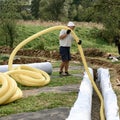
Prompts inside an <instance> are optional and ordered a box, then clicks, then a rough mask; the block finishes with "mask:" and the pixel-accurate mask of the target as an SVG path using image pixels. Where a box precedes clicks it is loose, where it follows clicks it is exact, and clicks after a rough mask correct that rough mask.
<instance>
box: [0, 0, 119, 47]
mask: <svg viewBox="0 0 120 120" xmlns="http://www.w3.org/2000/svg"><path fill="white" fill-rule="evenodd" d="M119 13H120V1H119V0H109V1H106V0H20V1H19V0H0V23H1V24H0V39H1V40H3V41H5V42H4V43H5V44H6V45H9V46H10V47H13V44H14V42H15V39H17V34H16V31H17V28H16V21H18V20H21V19H23V20H40V21H56V22H57V21H63V22H66V21H78V22H82V21H84V22H97V23H102V24H103V27H104V29H102V30H101V31H100V32H99V34H97V35H98V37H100V38H101V39H104V40H105V41H106V42H108V43H109V44H111V43H112V42H114V40H113V38H114V36H116V35H118V36H119V34H120V14H119ZM111 33H112V34H111ZM2 45H4V44H2Z"/></svg>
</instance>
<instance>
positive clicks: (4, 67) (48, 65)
mask: <svg viewBox="0 0 120 120" xmlns="http://www.w3.org/2000/svg"><path fill="white" fill-rule="evenodd" d="M20 65H27V66H30V67H33V68H37V69H40V70H43V71H45V72H47V73H48V74H52V64H51V63H50V62H42V63H30V64H13V67H17V66H20ZM6 71H8V65H0V72H6Z"/></svg>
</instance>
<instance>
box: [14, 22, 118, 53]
mask: <svg viewBox="0 0 120 120" xmlns="http://www.w3.org/2000/svg"><path fill="white" fill-rule="evenodd" d="M49 27H50V26H49ZM17 28H18V31H17V33H18V36H17V39H16V40H15V42H14V47H15V46H17V45H18V44H19V43H20V42H21V41H23V40H25V39H26V38H28V37H30V36H32V35H33V34H35V33H37V32H39V31H42V30H44V29H46V28H48V26H42V25H38V24H37V25H34V24H18V26H17ZM99 31H100V29H98V28H97V27H89V26H88V27H87V26H81V25H79V24H78V27H77V26H76V28H75V33H76V34H77V36H78V37H79V38H80V39H81V40H82V47H83V48H98V49H100V50H102V51H105V52H112V53H115V52H117V49H116V48H115V46H114V45H112V46H111V45H109V44H108V43H107V42H106V41H105V40H104V39H101V38H100V36H99V37H98V36H97V34H98V33H99ZM59 32H60V30H55V31H52V32H50V33H47V34H45V35H42V36H40V37H38V38H36V39H35V40H33V41H31V42H29V43H28V44H27V45H25V46H24V48H27V49H46V50H58V48H59ZM76 51H77V44H76V43H75V42H74V43H73V45H72V52H76Z"/></svg>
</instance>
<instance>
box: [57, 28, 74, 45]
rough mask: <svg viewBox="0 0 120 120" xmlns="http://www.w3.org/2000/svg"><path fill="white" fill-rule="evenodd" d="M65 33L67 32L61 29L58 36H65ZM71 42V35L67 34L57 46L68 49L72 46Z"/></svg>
mask: <svg viewBox="0 0 120 120" xmlns="http://www.w3.org/2000/svg"><path fill="white" fill-rule="evenodd" d="M66 32H67V30H64V29H62V30H61V31H60V34H59V36H61V35H63V34H66ZM72 41H73V37H72V35H71V34H68V35H67V36H66V37H65V38H64V39H60V40H59V44H60V46H63V47H70V46H71V44H72Z"/></svg>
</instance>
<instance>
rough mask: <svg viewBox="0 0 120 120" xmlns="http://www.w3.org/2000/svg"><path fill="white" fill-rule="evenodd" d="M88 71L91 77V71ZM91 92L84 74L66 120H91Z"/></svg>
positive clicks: (91, 89)
mask: <svg viewBox="0 0 120 120" xmlns="http://www.w3.org/2000/svg"><path fill="white" fill-rule="evenodd" d="M89 71H90V73H91V75H92V76H93V70H92V69H91V68H89ZM92 92H93V88H92V84H91V81H90V80H89V78H88V75H87V73H86V72H85V73H84V77H83V80H82V81H81V84H80V88H79V93H78V97H77V100H76V101H75V103H74V105H73V107H72V108H71V110H70V113H69V116H68V118H67V119H66V120H91V108H92Z"/></svg>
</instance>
